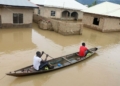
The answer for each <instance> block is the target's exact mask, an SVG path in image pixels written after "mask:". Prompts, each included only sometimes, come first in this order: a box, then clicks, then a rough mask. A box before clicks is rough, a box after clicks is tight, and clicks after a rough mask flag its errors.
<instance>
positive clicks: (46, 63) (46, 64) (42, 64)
mask: <svg viewBox="0 0 120 86" xmlns="http://www.w3.org/2000/svg"><path fill="white" fill-rule="evenodd" d="M45 66H48V62H47V61H45V62H44V61H42V62H41V65H40V66H39V70H40V69H43V68H44V67H45Z"/></svg>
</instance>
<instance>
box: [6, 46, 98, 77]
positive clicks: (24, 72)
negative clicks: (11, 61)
mask: <svg viewBox="0 0 120 86" xmlns="http://www.w3.org/2000/svg"><path fill="white" fill-rule="evenodd" d="M89 50H90V51H91V52H92V53H89V54H88V55H87V56H85V57H81V58H80V57H79V56H78V54H77V53H78V52H75V53H72V54H68V55H65V56H60V57H57V58H54V59H51V60H48V62H49V63H50V64H51V65H53V66H54V68H52V69H47V70H46V69H42V70H39V71H37V70H35V69H34V68H33V65H30V66H27V67H24V68H21V69H18V70H15V71H13V72H9V73H7V75H10V76H16V77H21V76H28V75H34V74H42V73H46V72H50V71H54V70H57V69H61V68H64V67H67V66H70V65H72V64H75V63H78V62H81V61H83V60H85V59H87V58H89V57H91V56H92V55H94V54H95V53H96V51H97V50H98V48H91V49H89Z"/></svg>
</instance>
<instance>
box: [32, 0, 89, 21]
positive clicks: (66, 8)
mask: <svg viewBox="0 0 120 86" xmlns="http://www.w3.org/2000/svg"><path fill="white" fill-rule="evenodd" d="M31 2H33V3H35V4H37V5H38V6H39V9H35V11H34V13H35V14H37V15H40V16H42V17H46V18H55V19H65V20H73V19H76V20H81V19H82V18H83V12H82V11H81V10H83V9H86V8H87V6H85V5H82V4H80V3H79V2H77V1H76V0H31Z"/></svg>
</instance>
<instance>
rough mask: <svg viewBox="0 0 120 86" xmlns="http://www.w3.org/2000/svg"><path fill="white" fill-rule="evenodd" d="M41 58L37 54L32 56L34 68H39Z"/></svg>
mask: <svg viewBox="0 0 120 86" xmlns="http://www.w3.org/2000/svg"><path fill="white" fill-rule="evenodd" d="M41 61H42V59H41V58H39V57H38V56H36V55H35V56H34V58H33V67H34V68H35V69H36V70H39V66H40V63H41Z"/></svg>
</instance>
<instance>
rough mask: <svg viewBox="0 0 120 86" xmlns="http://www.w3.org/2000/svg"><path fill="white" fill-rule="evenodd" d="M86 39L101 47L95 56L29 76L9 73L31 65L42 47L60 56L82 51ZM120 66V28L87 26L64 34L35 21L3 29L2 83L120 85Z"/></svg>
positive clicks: (0, 36)
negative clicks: (105, 29) (104, 29)
mask: <svg viewBox="0 0 120 86" xmlns="http://www.w3.org/2000/svg"><path fill="white" fill-rule="evenodd" d="M82 42H85V43H86V46H87V47H88V48H91V47H95V46H101V48H100V49H99V50H98V52H97V54H96V55H94V56H93V57H91V58H89V59H87V60H85V61H83V62H80V63H78V64H75V65H72V66H69V67H66V68H64V69H60V70H57V71H53V72H49V73H45V74H38V75H32V76H27V77H12V76H7V75H5V73H7V72H9V71H12V70H16V69H19V68H22V67H25V66H28V65H31V64H32V60H33V56H34V55H35V52H36V51H38V50H39V51H44V52H46V53H48V54H49V55H50V56H52V57H58V56H62V55H66V54H70V53H73V52H76V51H78V50H79V46H80V45H81V43H82ZM43 59H44V57H43ZM49 59H50V58H49ZM119 66H120V32H113V33H101V32H98V31H95V30H91V29H89V28H84V29H83V34H82V35H72V36H62V35H60V34H58V33H55V32H53V31H47V30H41V29H39V28H38V27H37V25H36V24H35V23H34V24H33V28H14V29H0V86H27V85H28V86H120V67H119Z"/></svg>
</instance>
